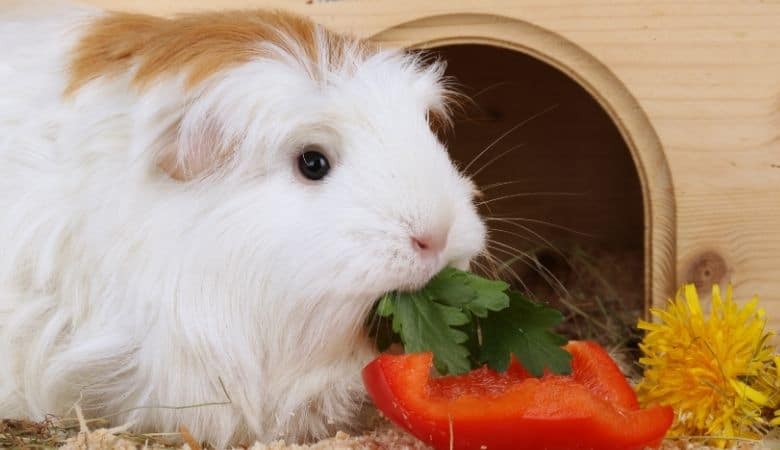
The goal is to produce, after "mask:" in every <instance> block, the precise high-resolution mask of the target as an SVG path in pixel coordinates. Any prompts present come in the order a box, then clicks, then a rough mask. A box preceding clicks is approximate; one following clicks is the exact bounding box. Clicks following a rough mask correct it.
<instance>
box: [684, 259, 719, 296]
mask: <svg viewBox="0 0 780 450" xmlns="http://www.w3.org/2000/svg"><path fill="white" fill-rule="evenodd" d="M728 273H729V268H728V265H726V260H725V259H723V257H722V256H720V255H719V254H717V253H715V252H713V251H707V252H704V253H701V254H699V255H698V256H697V257H695V258H693V262H692V263H691V264H690V267H689V268H688V274H687V279H688V282H690V283H693V284H695V285H696V289H697V290H698V291H699V292H700V293H702V292H709V291H710V289H712V285H713V284H720V283H721V282H722V281H724V280H725V278H726V276H727V275H728Z"/></svg>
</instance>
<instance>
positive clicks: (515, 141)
mask: <svg viewBox="0 0 780 450" xmlns="http://www.w3.org/2000/svg"><path fill="white" fill-rule="evenodd" d="M428 51H432V52H433V53H435V54H437V55H438V56H440V57H441V58H443V59H444V60H446V61H447V64H448V68H447V75H449V76H452V77H454V78H455V80H456V81H457V83H458V85H459V90H460V91H461V92H464V93H465V94H467V95H468V97H469V98H470V99H471V100H472V102H470V103H467V104H465V105H464V108H463V111H462V112H460V113H457V114H456V121H455V126H454V129H453V130H452V131H451V132H450V133H448V134H446V135H445V137H444V139H445V140H446V141H447V144H448V147H449V148H450V151H451V154H452V157H453V158H454V159H455V160H456V161H457V162H458V164H459V165H460V167H462V168H466V167H468V170H467V172H468V173H469V174H472V175H473V176H474V179H475V181H476V183H477V185H478V186H479V187H480V188H482V190H483V194H484V198H483V199H482V202H483V203H482V205H481V206H480V208H481V211H482V212H483V214H484V215H485V217H487V221H488V222H487V223H488V225H489V228H490V229H491V230H492V231H491V233H490V239H491V243H490V247H491V250H490V251H491V254H492V256H493V257H495V258H496V259H497V260H498V261H499V263H498V264H499V269H500V272H501V276H502V277H503V278H505V279H507V280H509V279H512V280H513V283H514V284H515V287H517V288H519V289H522V290H527V291H528V292H529V293H530V294H531V295H533V296H534V297H536V298H537V299H538V300H542V301H550V302H552V303H553V304H556V306H558V307H560V308H561V310H563V311H565V312H566V315H567V324H566V329H565V331H567V332H569V333H570V334H571V335H572V336H573V337H578V338H582V337H588V338H597V339H599V338H603V339H600V340H603V341H604V342H607V343H614V344H620V343H624V342H619V341H622V340H629V339H631V336H632V335H633V333H632V332H631V329H632V328H633V325H634V324H635V323H636V319H637V318H638V317H641V316H642V314H643V313H644V308H645V305H646V301H647V299H646V298H645V295H646V290H645V287H644V282H645V269H646V268H645V262H646V258H645V229H644V226H645V223H646V221H645V217H644V214H645V213H644V211H645V210H644V207H643V195H642V187H641V183H640V178H639V174H638V172H637V167H636V165H635V163H634V160H633V159H632V155H631V151H630V150H629V147H628V145H627V143H626V142H625V141H624V139H623V137H622V136H621V133H620V131H619V129H618V127H617V126H616V125H615V123H614V122H613V121H612V119H611V118H610V116H609V115H608V114H607V113H606V112H605V110H604V109H603V108H602V107H601V106H600V104H599V103H598V102H597V101H596V100H595V99H594V98H593V97H592V96H591V95H590V94H589V93H588V92H587V91H586V90H585V89H583V88H582V87H581V86H580V84H578V83H577V82H576V81H574V80H573V79H572V78H570V77H569V76H567V75H566V74H564V73H563V72H561V71H560V70H558V69H556V68H555V67H553V66H551V65H549V64H547V63H545V62H542V61H540V60H539V59H536V58H534V57H532V56H529V55H526V54H523V53H520V52H517V51H514V50H510V49H506V48H500V47H496V46H490V45H484V44H453V45H444V46H440V47H435V48H428ZM486 149H487V150H486ZM483 151H484V153H483ZM480 154H481V156H479V157H478V158H477V159H475V157H476V156H477V155H480ZM482 264H483V265H484V264H486V261H482Z"/></svg>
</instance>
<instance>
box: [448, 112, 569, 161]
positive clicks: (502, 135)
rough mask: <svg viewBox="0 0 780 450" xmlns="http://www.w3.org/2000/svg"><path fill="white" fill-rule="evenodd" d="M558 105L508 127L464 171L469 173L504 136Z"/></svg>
mask: <svg viewBox="0 0 780 450" xmlns="http://www.w3.org/2000/svg"><path fill="white" fill-rule="evenodd" d="M557 107H558V105H552V106H549V107H547V108H545V109H543V110H541V111H539V112H538V113H536V114H533V115H532V116H531V117H529V118H527V119H525V120H522V121H520V123H518V124H517V125H515V126H513V127H512V128H510V129H508V130H507V131H505V132H504V133H503V134H501V135H500V136H499V137H498V138H496V139H495V140H494V141H493V142H491V143H490V144H489V145H488V146H487V147H485V149H484V150H482V151H481V152H479V153H478V154H477V156H475V157H474V159H472V160H471V162H469V163H468V164H466V167H464V168H463V172H464V173H468V171H469V168H471V166H472V165H474V163H476V162H477V161H478V160H479V158H481V157H482V155H484V154H485V153H487V152H489V151H490V149H492V148H493V147H495V146H496V145H497V144H498V143H499V142H501V141H502V140H503V139H504V138H506V137H507V136H509V135H510V134H512V133H514V132H515V131H517V130H519V129H520V128H522V127H523V126H524V125H526V124H527V123H529V122H531V121H532V120H534V119H537V118H539V117H541V116H543V115H545V114H547V113H548V112H550V111H552V110H554V109H555V108H557ZM472 176H473V175H472Z"/></svg>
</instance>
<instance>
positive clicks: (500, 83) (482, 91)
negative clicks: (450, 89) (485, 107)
mask: <svg viewBox="0 0 780 450" xmlns="http://www.w3.org/2000/svg"><path fill="white" fill-rule="evenodd" d="M503 86H520V83H517V82H514V81H508V80H504V81H498V82H496V83H493V84H490V85H488V86H486V87H484V88H482V89H480V90H479V91H477V92H476V93H474V94H472V95H471V98H477V97H479V96H480V95H483V94H486V93H488V92H490V91H492V90H493V89H496V88H499V87H503Z"/></svg>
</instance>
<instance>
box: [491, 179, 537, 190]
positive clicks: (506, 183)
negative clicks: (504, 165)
mask: <svg viewBox="0 0 780 450" xmlns="http://www.w3.org/2000/svg"><path fill="white" fill-rule="evenodd" d="M527 182H528V181H526V180H512V181H499V182H497V183H490V184H486V185H484V186H479V190H480V191H482V192H485V191H489V190H491V189H495V188H498V187H501V186H508V185H512V184H520V183H527Z"/></svg>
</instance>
